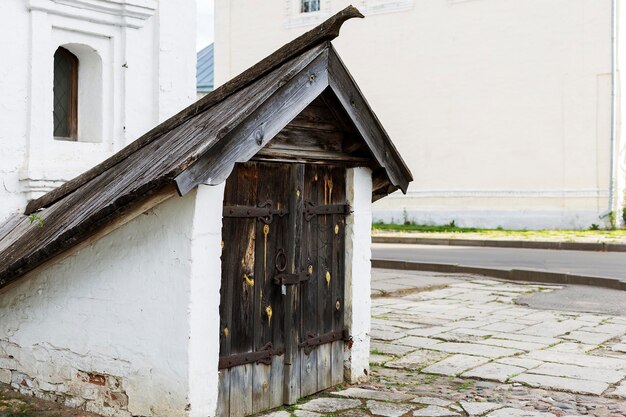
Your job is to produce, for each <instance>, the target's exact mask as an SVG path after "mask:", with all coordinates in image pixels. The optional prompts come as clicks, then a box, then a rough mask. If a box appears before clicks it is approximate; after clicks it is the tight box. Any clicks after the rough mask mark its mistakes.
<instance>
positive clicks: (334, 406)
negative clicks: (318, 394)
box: [299, 397, 362, 414]
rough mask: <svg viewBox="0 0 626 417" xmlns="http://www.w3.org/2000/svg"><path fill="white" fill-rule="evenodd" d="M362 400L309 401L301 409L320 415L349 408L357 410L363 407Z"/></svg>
mask: <svg viewBox="0 0 626 417" xmlns="http://www.w3.org/2000/svg"><path fill="white" fill-rule="evenodd" d="M361 404H362V403H361V400H354V399H349V398H331V397H328V398H315V399H314V400H311V401H307V402H305V403H304V404H301V405H300V406H299V407H300V408H301V409H302V410H307V411H314V412H318V413H323V414H327V413H334V412H337V411H341V410H347V409H349V408H357V407H360V406H361Z"/></svg>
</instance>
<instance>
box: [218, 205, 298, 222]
mask: <svg viewBox="0 0 626 417" xmlns="http://www.w3.org/2000/svg"><path fill="white" fill-rule="evenodd" d="M273 206H274V204H273V203H272V201H270V200H267V201H266V202H265V203H260V204H259V205H258V206H224V211H223V213H224V217H238V218H255V217H256V218H257V220H260V221H262V222H263V223H265V224H270V223H271V222H272V220H273V219H274V215H277V216H279V217H283V216H284V215H285V214H288V213H289V211H288V210H286V209H284V208H274V207H273Z"/></svg>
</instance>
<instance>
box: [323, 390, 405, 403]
mask: <svg viewBox="0 0 626 417" xmlns="http://www.w3.org/2000/svg"><path fill="white" fill-rule="evenodd" d="M331 394H332V395H338V396H340V397H349V398H364V399H367V400H381V401H407V400H410V399H411V398H413V396H412V395H410V394H405V393H402V392H391V391H376V390H372V389H364V388H354V387H351V388H348V389H345V390H343V391H335V392H332V393H331Z"/></svg>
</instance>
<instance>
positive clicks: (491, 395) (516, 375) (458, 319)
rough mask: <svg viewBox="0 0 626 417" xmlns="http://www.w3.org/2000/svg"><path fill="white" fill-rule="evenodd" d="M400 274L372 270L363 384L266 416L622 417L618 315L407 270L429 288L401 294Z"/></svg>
mask: <svg viewBox="0 0 626 417" xmlns="http://www.w3.org/2000/svg"><path fill="white" fill-rule="evenodd" d="M407 274H410V273H409V272H403V273H401V274H398V276H396V278H395V279H394V273H393V272H390V271H380V270H378V271H375V277H376V279H375V280H374V282H373V293H374V294H375V295H377V297H376V298H374V299H373V305H372V331H371V337H372V343H371V351H372V357H371V364H372V372H371V375H370V376H371V380H370V382H369V383H368V384H367V385H362V386H360V387H351V388H348V389H347V390H344V391H336V392H333V393H326V394H323V396H322V397H319V398H316V399H313V400H311V401H308V402H305V403H303V404H301V405H298V406H296V407H294V408H291V409H289V410H287V411H285V410H283V411H281V412H280V413H281V414H280V415H276V416H273V417H283V415H284V417H289V415H290V414H295V415H296V416H298V417H319V416H320V415H326V416H328V415H337V416H340V417H358V416H365V415H368V416H381V417H401V416H406V417H410V416H416V417H419V416H488V417H555V416H580V415H588V416H597V417H605V416H606V417H609V416H611V417H612V416H626V401H624V399H625V398H626V317H618V316H611V315H603V314H593V313H582V312H569V311H556V310H533V309H531V308H528V307H523V306H520V305H516V304H515V299H516V298H517V297H519V296H521V295H524V296H528V295H529V294H532V293H541V292H548V291H558V290H559V289H560V287H558V286H551V285H540V284H520V283H510V282H503V281H497V280H492V279H486V278H483V277H478V276H450V275H443V274H435V273H419V272H416V273H413V274H414V276H413V277H412V279H413V280H414V282H418V283H420V285H417V287H421V288H422V289H424V288H426V289H430V290H422V291H419V292H410V281H409V280H408V278H410V277H408V276H407ZM423 283H425V285H421V284H423ZM414 286H416V285H414ZM393 291H395V294H394V293H393ZM324 395H325V396H326V397H324Z"/></svg>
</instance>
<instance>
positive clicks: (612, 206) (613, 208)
mask: <svg viewBox="0 0 626 417" xmlns="http://www.w3.org/2000/svg"><path fill="white" fill-rule="evenodd" d="M618 1H619V0H612V1H611V161H610V170H611V171H610V176H609V207H608V209H607V211H605V212H604V213H601V214H600V218H601V219H603V218H605V217H607V216H609V215H610V214H611V213H615V222H616V225H619V224H621V221H620V220H621V212H619V210H618V207H617V204H616V202H617V197H616V192H615V183H616V179H617V168H618V167H617V161H616V160H615V156H616V153H617V120H618V115H617V111H618V106H617V20H618V19H617V10H618V9H617V7H618V5H617V2H618Z"/></svg>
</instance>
